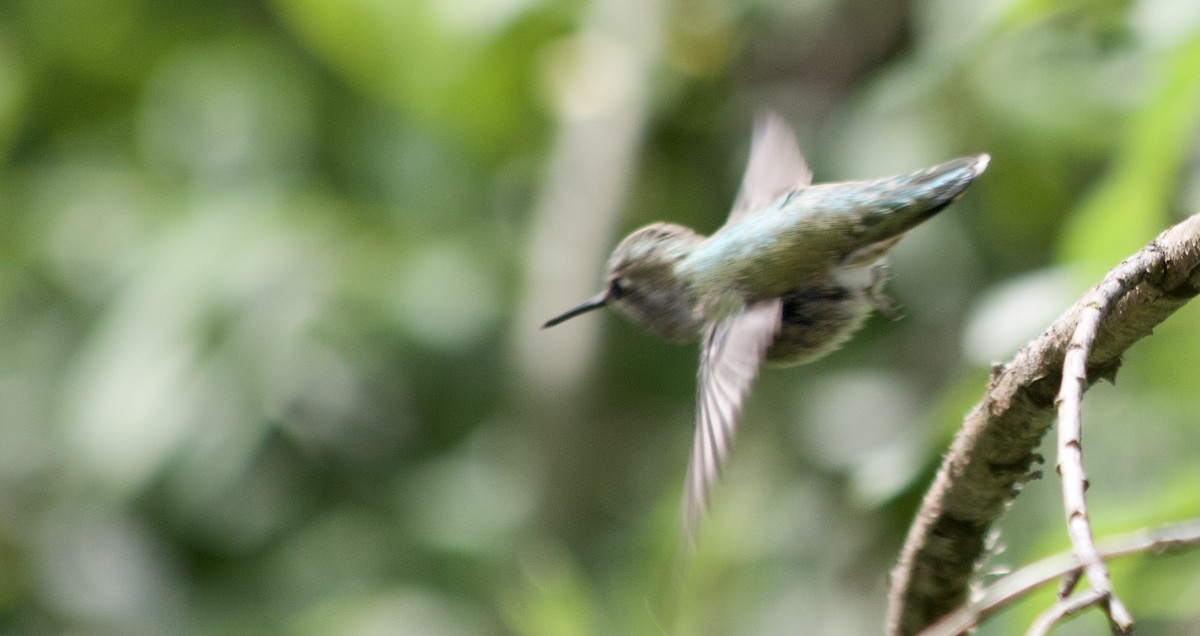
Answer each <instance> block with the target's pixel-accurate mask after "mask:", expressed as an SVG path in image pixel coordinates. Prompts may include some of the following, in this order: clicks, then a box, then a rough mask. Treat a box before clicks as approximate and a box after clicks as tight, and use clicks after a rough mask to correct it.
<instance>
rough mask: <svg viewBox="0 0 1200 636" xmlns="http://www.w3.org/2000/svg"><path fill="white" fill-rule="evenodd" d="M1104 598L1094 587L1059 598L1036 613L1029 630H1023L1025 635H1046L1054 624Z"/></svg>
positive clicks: (1098, 602) (1097, 603)
mask: <svg viewBox="0 0 1200 636" xmlns="http://www.w3.org/2000/svg"><path fill="white" fill-rule="evenodd" d="M1104 598H1105V596H1104V594H1103V593H1101V592H1099V591H1097V590H1095V589H1091V590H1088V591H1086V592H1080V593H1079V594H1076V595H1074V596H1067V597H1064V598H1060V599H1058V602H1057V603H1055V604H1054V605H1051V606H1050V607H1047V608H1046V611H1044V612H1042V613H1041V614H1038V617H1037V618H1036V619H1034V621H1033V624H1032V625H1030V626H1029V631H1027V632H1025V636H1046V635H1047V634H1049V633H1050V630H1051V629H1054V626H1055V625H1057V624H1059V623H1061V622H1062V621H1063V620H1065V619H1067V618H1069V617H1071V616H1074V615H1076V614H1078V613H1079V612H1082V611H1083V610H1085V609H1087V608H1089V607H1091V606H1093V605H1100V604H1103V603H1104Z"/></svg>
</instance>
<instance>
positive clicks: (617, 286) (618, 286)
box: [608, 276, 629, 298]
mask: <svg viewBox="0 0 1200 636" xmlns="http://www.w3.org/2000/svg"><path fill="white" fill-rule="evenodd" d="M627 291H629V279H628V278H625V277H624V276H619V277H617V278H614V279H612V282H610V283H609V284H608V293H609V295H610V296H612V297H613V298H620V297H621V296H624V295H625V292H627Z"/></svg>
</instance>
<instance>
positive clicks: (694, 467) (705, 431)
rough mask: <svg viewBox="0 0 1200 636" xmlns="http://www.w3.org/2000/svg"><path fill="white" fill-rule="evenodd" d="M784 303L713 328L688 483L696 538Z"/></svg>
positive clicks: (687, 512) (703, 356) (762, 306)
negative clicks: (747, 395)
mask: <svg viewBox="0 0 1200 636" xmlns="http://www.w3.org/2000/svg"><path fill="white" fill-rule="evenodd" d="M781 311H782V301H780V300H778V299H776V300H771V301H767V302H763V303H758V304H755V305H752V306H750V307H748V308H747V309H746V310H745V311H742V312H741V313H738V314H735V315H734V316H731V317H730V318H727V319H726V320H724V321H723V322H721V323H718V324H715V325H713V326H711V327H709V328H708V332H707V333H706V334H705V336H704V343H703V348H702V349H701V352H700V372H699V378H698V386H697V389H696V433H695V438H694V439H693V441H692V455H691V458H690V459H689V460H688V469H687V479H686V481H685V483H684V501H683V523H684V534H685V535H686V536H687V537H688V538H689V540H690V539H691V538H693V537H694V536H695V531H696V529H697V527H698V526H699V523H700V519H701V518H702V517H703V516H704V513H705V511H706V510H707V509H708V497H709V493H710V492H711V491H712V488H713V486H714V485H715V484H716V482H717V478H718V475H719V473H720V470H721V468H722V467H723V466H724V465H725V460H726V458H727V457H728V456H729V448H730V445H731V443H732V441H733V436H734V432H735V431H736V427H737V416H738V413H739V412H740V411H741V409H742V402H743V401H744V400H745V398H746V394H747V393H749V392H750V384H751V383H752V382H754V378H755V376H757V375H758V368H759V366H761V365H762V361H763V358H764V357H765V356H766V353H767V349H768V348H769V347H770V346H771V342H772V341H773V340H774V338H775V334H776V333H777V332H778V331H779V321H780V319H781Z"/></svg>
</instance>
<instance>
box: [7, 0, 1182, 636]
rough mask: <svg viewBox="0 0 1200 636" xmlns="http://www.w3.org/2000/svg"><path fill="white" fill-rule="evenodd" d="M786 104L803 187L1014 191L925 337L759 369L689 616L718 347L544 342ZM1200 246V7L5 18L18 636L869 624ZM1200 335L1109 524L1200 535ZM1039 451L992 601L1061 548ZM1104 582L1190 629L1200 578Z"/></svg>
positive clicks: (1109, 459)
mask: <svg viewBox="0 0 1200 636" xmlns="http://www.w3.org/2000/svg"><path fill="white" fill-rule="evenodd" d="M765 109H774V110H777V111H779V112H781V113H782V114H783V115H784V116H785V117H786V118H787V119H788V120H789V121H790V122H792V123H793V124H794V125H795V127H796V129H797V132H798V135H799V138H800V140H801V145H802V147H803V148H804V150H805V153H806V155H807V157H808V160H809V163H810V164H811V166H812V167H813V169H814V171H815V173H816V179H817V180H818V181H833V180H840V179H851V178H866V177H876V176H883V175H887V174H892V173H897V172H902V171H906V170H910V169H916V168H920V167H924V166H926V165H931V164H933V163H936V162H939V161H942V160H945V159H948V158H950V157H953V156H956V155H959V154H966V153H971V152H980V151H987V152H990V153H991V154H992V157H993V159H992V164H991V167H990V168H989V170H988V171H987V173H986V174H984V175H983V177H982V178H981V179H980V180H979V182H978V183H977V184H976V185H975V186H974V187H973V188H972V189H971V190H970V191H969V192H968V193H967V195H966V196H965V197H964V198H963V199H962V200H961V201H960V202H959V203H957V204H955V205H954V206H952V207H951V208H950V209H949V210H948V211H947V212H945V213H943V214H942V215H940V216H938V217H937V218H935V219H934V220H932V221H930V222H929V223H928V224H926V225H924V226H922V227H920V228H919V229H918V230H917V231H915V232H914V233H913V234H912V236H910V237H908V238H907V239H906V240H905V241H904V242H902V243H901V245H900V246H899V247H898V248H897V250H896V252H895V257H894V258H893V261H892V262H893V269H892V271H893V277H894V278H893V280H892V281H891V283H890V286H889V289H890V294H891V295H892V296H893V297H894V298H895V299H896V300H897V302H898V303H899V304H900V305H901V306H903V308H904V309H903V313H904V318H903V320H900V321H897V322H893V321H889V320H887V319H885V318H883V317H879V316H876V317H874V318H872V320H871V321H870V323H869V324H868V326H867V328H866V329H865V330H864V332H863V333H862V334H860V335H859V336H858V337H857V338H856V339H855V340H854V341H853V342H852V343H851V344H850V345H848V346H846V347H845V348H844V349H843V350H841V351H839V352H837V353H835V354H833V355H831V356H830V357H828V358H826V359H825V360H822V361H820V362H818V363H815V364H812V365H809V366H807V367H801V368H797V369H788V370H778V371H769V372H767V373H765V374H764V375H763V377H762V378H761V381H760V382H759V385H758V386H757V387H756V390H755V392H754V395H753V397H752V399H751V400H750V403H749V406H748V409H747V412H746V414H745V417H744V418H743V423H744V427H743V435H742V437H741V439H740V440H739V445H738V447H737V449H736V452H735V455H734V458H733V462H732V465H731V467H730V470H729V471H728V473H727V479H726V483H725V485H724V487H723V488H722V490H721V492H720V493H719V496H718V498H717V501H716V505H715V510H714V514H713V517H712V519H711V522H710V524H709V525H708V527H707V528H706V531H705V533H704V535H703V537H702V538H701V542H700V546H699V550H698V553H697V556H696V560H695V562H694V564H693V566H692V568H691V569H690V570H689V572H688V573H687V574H686V576H684V577H683V578H682V579H680V578H679V577H677V576H676V574H674V573H673V571H672V569H671V568H672V565H671V559H672V554H673V551H674V549H675V541H676V532H677V527H676V520H677V514H678V502H679V496H680V490H681V486H682V479H683V468H684V465H685V463H686V458H687V452H688V448H689V442H690V436H691V428H690V427H691V418H692V399H693V391H694V387H693V378H694V372H695V365H696V351H695V349H694V347H677V346H672V345H667V344H663V343H660V342H657V341H654V340H652V339H650V338H648V337H646V336H644V335H643V334H641V333H638V332H637V331H636V329H634V328H633V327H632V326H630V325H629V324H628V323H626V322H624V321H622V320H620V319H619V318H617V317H615V316H614V315H612V314H609V313H599V314H592V315H589V316H587V317H584V318H580V319H577V320H576V321H572V322H571V323H568V324H565V325H563V326H561V327H558V328H556V329H554V330H550V331H545V332H542V331H539V330H538V325H539V324H540V322H541V321H542V320H544V319H546V318H548V317H550V316H551V315H553V314H554V313H557V312H558V311H559V310H562V309H565V308H567V307H569V306H572V305H573V304H575V303H576V302H578V301H580V300H582V299H583V298H586V297H587V296H589V295H590V294H591V293H593V292H594V291H595V289H596V286H597V285H598V284H599V277H600V271H601V268H602V264H603V259H604V257H605V255H606V254H607V251H608V250H609V249H610V248H611V247H612V245H614V244H615V243H616V241H617V240H619V238H620V237H621V236H622V235H623V234H624V233H625V232H626V231H628V230H631V229H633V228H635V227H637V226H639V225H642V224H645V223H647V222H650V221H654V220H659V219H665V220H671V221H675V222H679V223H684V224H687V225H690V226H693V227H696V228H697V229H699V230H700V231H703V232H709V231H711V230H713V229H714V228H716V227H718V226H719V225H720V223H721V222H722V219H723V218H724V215H725V214H726V212H727V209H728V206H729V203H730V201H731V200H732V198H733V194H734V192H735V191H736V188H737V181H738V178H739V175H740V172H741V169H742V167H743V162H744V158H745V154H746V149H747V141H748V137H749V130H750V127H751V123H752V121H753V119H754V116H755V114H756V113H758V112H761V111H762V110H765ZM1197 211H1200V4H1198V3H1195V2H1191V1H1185V0H1152V1H1145V2H1122V1H1119V0H1108V1H1102V2H1079V1H1063V2H1054V1H1047V0H1042V1H1037V0H1024V1H1022V0H1009V1H1004V0H987V1H984V2H957V1H956V0H913V1H909V2H891V1H888V0H845V1H833V0H801V1H797V2H783V1H778V0H757V1H748V2H743V3H732V2H723V1H721V0H683V1H678V2H668V1H666V0H645V1H635V0H593V1H592V2H590V3H589V2H584V1H582V0H575V1H556V0H470V1H464V2H443V1H442V0H392V1H388V0H336V1H334V0H263V1H258V2H255V1H250V0H245V1H235V0H214V1H210V2H200V3H189V2H178V1H169V0H5V1H4V2H3V3H0V343H2V346H0V633H3V634H78V635H83V634H89V635H90V634H113V635H117V634H121V635H128V634H183V635H187V634H299V635H305V634H312V635H327V634H329V635H347V636H350V635H354V636H359V635H363V636H366V635H373V634H406V635H408V634H414V635H428V636H443V635H445V636H460V635H465V636H470V635H476V634H478V635H484V634H488V635H490V634H518V635H529V636H570V635H575V634H580V635H590V634H595V635H622V634H661V633H680V634H739V635H741V634H747V635H754V634H763V635H766V634H771V635H778V634H829V635H835V636H836V635H839V634H867V633H878V632H879V631H880V629H881V624H882V620H883V612H884V596H885V591H886V573H887V570H888V569H889V567H890V566H891V564H892V563H893V561H894V559H895V555H896V553H897V550H898V548H899V546H900V543H901V541H902V538H903V534H904V532H905V530H906V529H907V524H908V522H909V520H910V518H911V515H912V513H913V510H914V509H915V506H916V502H917V500H918V498H919V497H920V495H921V493H922V492H923V490H924V488H925V486H926V485H927V483H928V481H929V479H930V476H931V474H932V471H933V470H934V468H935V467H936V465H937V462H938V459H939V457H940V454H941V453H942V452H943V451H944V449H945V447H946V444H947V442H948V440H949V438H950V436H951V435H952V434H953V431H954V430H955V428H956V427H957V425H958V422H959V420H960V418H961V416H962V414H963V413H964V412H965V411H966V410H967V409H968V408H969V406H970V405H971V404H972V403H973V402H974V401H975V400H976V399H977V398H978V396H979V394H980V393H981V391H982V389H983V386H984V382H985V379H986V376H987V369H988V365H989V363H990V362H992V361H999V360H1004V359H1007V358H1008V357H1010V356H1011V355H1012V353H1014V352H1015V351H1016V350H1017V348H1019V347H1020V346H1021V345H1022V344H1023V343H1024V342H1025V341H1026V340H1028V339H1029V338H1030V337H1032V336H1033V335H1035V334H1036V333H1038V332H1039V331H1040V330H1041V329H1042V328H1043V327H1044V326H1045V325H1047V324H1049V322H1050V321H1051V320H1053V318H1054V317H1055V316H1057V315H1058V314H1059V313H1060V312H1062V311H1063V310H1064V309H1065V308H1066V307H1068V306H1069V305H1070V304H1071V303H1072V302H1073V301H1074V299H1075V298H1077V297H1078V296H1079V294H1080V293H1081V292H1082V291H1083V290H1084V289H1086V287H1087V286H1088V285H1090V284H1091V283H1092V282H1094V281H1096V280H1097V279H1098V278H1099V277H1100V276H1101V275H1102V274H1103V272H1104V271H1105V270H1107V269H1108V268H1109V267H1111V266H1112V265H1114V264H1116V263H1117V262H1119V261H1120V259H1121V258H1123V257H1124V256H1126V255H1127V254H1129V253H1131V252H1132V251H1134V250H1136V249H1137V248H1139V247H1140V246H1141V245H1143V244H1145V243H1146V242H1147V241H1148V240H1150V239H1151V238H1153V237H1154V235H1156V234H1157V233H1158V232H1160V231H1161V230H1162V229H1164V228H1166V227H1167V226H1168V225H1170V224H1171V223H1173V222H1175V221H1177V220H1178V219H1180V218H1182V217H1184V216H1186V215H1188V214H1191V213H1194V212H1197ZM1198 312H1200V309H1198V308H1197V306H1196V304H1195V303H1193V306H1190V307H1186V308H1185V309H1184V310H1183V311H1181V312H1179V313H1178V314H1177V315H1176V316H1174V317H1172V318H1171V319H1170V320H1169V321H1167V322H1166V323H1165V324H1163V325H1162V327H1160V328H1159V329H1158V330H1157V331H1156V333H1155V334H1154V336H1153V337H1151V338H1148V339H1146V340H1144V341H1142V342H1141V343H1139V344H1138V345H1137V346H1136V347H1135V348H1134V349H1133V350H1132V351H1131V352H1130V353H1129V355H1128V356H1127V358H1126V362H1125V366H1124V368H1123V369H1122V371H1121V373H1120V376H1119V378H1118V384H1117V385H1116V386H1111V385H1102V386H1100V387H1098V388H1096V389H1095V390H1093V391H1092V392H1091V393H1089V394H1088V397H1087V401H1086V402H1085V405H1084V417H1085V428H1086V440H1085V441H1086V452H1087V455H1086V461H1087V468H1088V471H1089V477H1090V478H1091V485H1092V488H1091V490H1090V502H1091V505H1092V508H1093V514H1094V520H1095V524H1096V528H1097V532H1098V534H1100V535H1104V534H1108V533H1112V532H1117V531H1121V530H1127V529H1133V528H1138V527H1142V526H1146V525H1150V524H1154V523H1160V522H1165V521H1169V520H1173V519H1184V518H1189V517H1195V516H1198V515H1200V468H1198V466H1200V464H1198V463H1197V461H1196V458H1197V457H1198V456H1200V391H1198V382H1197V379H1198V377H1200V330H1198V329H1197V324H1198V318H1200V314H1198ZM1044 452H1045V454H1046V456H1047V457H1048V458H1049V459H1048V462H1049V463H1048V469H1047V470H1046V473H1047V475H1048V476H1049V477H1048V478H1047V479H1045V480H1042V481H1035V482H1033V483H1031V484H1030V485H1029V486H1027V487H1026V489H1025V492H1024V493H1023V495H1022V496H1021V497H1020V498H1019V499H1018V500H1017V502H1016V504H1015V505H1014V507H1013V508H1012V510H1011V511H1010V512H1009V514H1008V516H1007V517H1006V518H1005V519H1004V520H1003V521H1002V523H1001V524H1000V530H1001V533H1000V535H999V543H1000V544H1001V545H1003V546H1005V549H1004V550H1003V551H1002V552H999V553H998V554H996V555H994V556H993V557H992V558H991V559H990V560H989V562H988V564H987V565H986V566H985V569H986V570H988V572H995V571H999V570H1001V569H1002V568H1003V567H1005V566H1013V565H1020V564H1021V563H1025V562H1027V561H1029V560H1031V559H1033V558H1035V557H1038V556H1042V555H1045V554H1048V553H1051V552H1054V551H1058V550H1061V549H1063V548H1065V547H1066V544H1067V540H1066V537H1065V532H1064V530H1063V524H1062V521H1061V510H1060V507H1059V504H1058V489H1057V480H1056V479H1055V478H1054V477H1053V470H1052V462H1053V449H1052V448H1047V449H1045V451H1044ZM1114 576H1115V583H1116V586H1117V589H1118V591H1119V592H1120V593H1121V594H1122V595H1123V596H1124V597H1125V598H1126V600H1127V601H1128V604H1129V605H1130V607H1131V609H1132V610H1133V612H1134V614H1135V616H1137V618H1138V619H1139V620H1140V626H1141V628H1142V631H1140V632H1139V633H1143V634H1195V633H1198V632H1200V610H1197V608H1198V607H1200V557H1198V556H1197V555H1181V556H1170V557H1159V558H1145V559H1128V560H1125V561H1123V562H1121V564H1120V565H1118V566H1116V567H1115V569H1114ZM985 578H986V577H985ZM1050 594H1051V592H1049V591H1047V592H1046V593H1044V594H1042V595H1040V596H1037V597H1035V598H1033V599H1031V600H1030V601H1028V602H1026V603H1023V604H1021V605H1018V606H1016V607H1015V608H1013V609H1011V610H1009V611H1008V612H1007V613H1006V614H1005V615H1004V616H1002V617H1000V618H998V619H996V620H994V621H992V622H991V623H989V624H988V625H987V626H985V628H984V629H983V630H981V632H980V633H981V634H1007V633H1015V632H1019V631H1023V630H1024V628H1025V627H1026V626H1028V624H1029V621H1030V620H1031V618H1032V617H1033V616H1034V615H1035V614H1036V613H1037V612H1038V611H1040V609H1042V608H1044V607H1045V606H1046V604H1047V603H1049V602H1050V599H1051V596H1050ZM1104 629H1105V626H1104V621H1103V619H1102V618H1101V617H1100V616H1099V615H1098V614H1096V613H1091V614H1088V615H1087V616H1085V617H1083V618H1080V619H1078V620H1077V621H1075V622H1073V623H1071V624H1070V625H1069V626H1067V627H1066V628H1064V629H1063V630H1061V632H1060V633H1063V634H1076V633H1079V634H1082V633H1098V632H1099V631H1102V630H1104Z"/></svg>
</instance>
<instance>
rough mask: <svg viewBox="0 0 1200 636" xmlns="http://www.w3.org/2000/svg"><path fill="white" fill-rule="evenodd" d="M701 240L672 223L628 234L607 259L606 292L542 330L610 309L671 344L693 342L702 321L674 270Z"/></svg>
mask: <svg viewBox="0 0 1200 636" xmlns="http://www.w3.org/2000/svg"><path fill="white" fill-rule="evenodd" d="M703 240H704V237H702V236H700V235H699V234H696V233H695V232H693V231H692V230H690V229H688V228H686V227H683V226H680V225H674V224H671V223H654V224H652V225H647V226H646V227H644V228H642V229H640V230H638V231H636V232H634V233H633V234H630V235H629V236H627V237H625V240H623V241H621V244H620V245H617V248H616V249H615V250H613V253H612V256H610V257H609V259H608V273H607V274H606V276H605V282H604V291H602V292H600V293H599V294H597V295H595V296H593V297H592V298H590V299H588V300H587V301H586V302H584V303H583V304H582V305H579V306H578V307H575V308H574V309H571V310H569V311H567V312H565V313H563V314H561V315H559V316H557V317H555V318H552V319H550V320H549V321H547V322H546V324H545V325H543V328H545V327H553V326H554V325H557V324H558V323H560V322H563V321H565V320H567V319H569V318H574V317H575V316H578V315H579V314H582V313H585V312H588V311H591V310H593V309H598V308H600V307H603V306H605V305H613V306H615V307H616V308H617V310H618V311H620V312H621V313H623V314H625V315H626V316H628V317H629V319H630V320H632V321H633V322H634V323H636V324H637V325H638V326H640V327H641V328H642V329H645V330H646V331H648V332H649V333H651V334H653V335H655V336H658V337H660V338H663V339H666V340H671V341H687V340H695V339H696V338H698V337H699V336H700V333H701V332H702V331H703V329H704V317H703V315H702V314H701V313H700V308H699V305H698V303H697V302H696V297H695V295H694V294H693V293H692V288H691V285H690V284H689V283H688V281H687V280H684V277H682V276H680V275H679V273H678V272H677V270H676V266H677V265H678V264H679V262H680V261H681V260H683V259H684V258H686V257H687V256H688V254H690V253H691V251H692V249H694V248H695V247H696V245H698V244H699V243H700V242H701V241H703Z"/></svg>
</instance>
